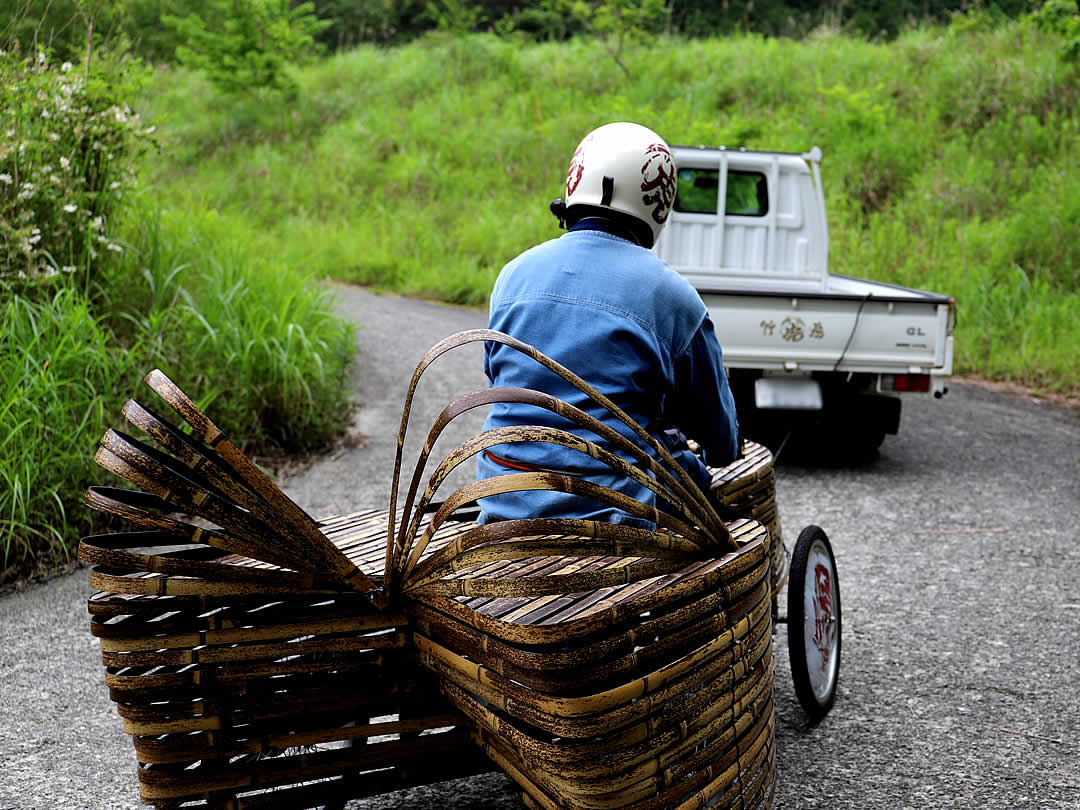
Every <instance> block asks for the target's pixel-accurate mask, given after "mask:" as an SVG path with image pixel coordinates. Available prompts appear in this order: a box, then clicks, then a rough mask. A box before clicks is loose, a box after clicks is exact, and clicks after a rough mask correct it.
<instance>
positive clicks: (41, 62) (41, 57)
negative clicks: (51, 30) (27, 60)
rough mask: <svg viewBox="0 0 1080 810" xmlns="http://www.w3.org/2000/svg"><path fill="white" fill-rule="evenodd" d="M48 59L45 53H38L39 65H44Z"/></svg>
mask: <svg viewBox="0 0 1080 810" xmlns="http://www.w3.org/2000/svg"><path fill="white" fill-rule="evenodd" d="M47 58H48V57H46V56H45V51H38V55H37V60H38V64H39V65H44V64H45V61H46V59H47Z"/></svg>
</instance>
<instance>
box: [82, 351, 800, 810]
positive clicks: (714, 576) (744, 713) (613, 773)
mask: <svg viewBox="0 0 1080 810" xmlns="http://www.w3.org/2000/svg"><path fill="white" fill-rule="evenodd" d="M474 341H497V342H500V343H504V344H506V345H508V346H510V347H512V348H514V349H516V350H518V351H521V352H523V353H525V354H527V355H529V356H530V357H532V358H533V359H534V360H536V362H538V363H541V364H542V365H544V366H545V367H546V368H548V369H549V370H551V371H553V372H554V373H556V374H559V375H560V376H561V377H562V378H563V379H565V380H567V381H568V382H569V383H571V384H572V385H574V386H576V387H577V388H578V389H579V390H581V391H582V392H584V393H585V394H586V395H587V396H588V397H589V398H590V399H591V400H592V401H593V402H595V403H596V404H598V405H599V406H600V407H603V408H605V409H606V410H607V411H608V412H609V413H611V414H613V415H614V416H615V417H616V418H617V419H619V420H621V421H622V422H623V424H625V425H626V426H627V427H628V428H629V429H630V430H631V431H632V432H633V433H634V435H635V436H636V437H637V441H636V442H635V441H630V440H628V439H626V438H625V437H623V436H622V435H621V433H619V432H616V431H614V430H612V429H611V428H609V427H608V426H607V425H605V424H604V423H602V422H599V421H598V420H596V419H595V418H593V417H591V416H589V415H588V414H587V413H585V412H584V411H581V410H579V409H577V408H574V407H572V406H570V405H568V404H567V403H565V402H561V401H559V400H557V399H555V398H553V397H551V396H550V395H547V394H544V393H543V392H537V391H530V390H525V389H489V390H486V391H478V392H473V393H471V394H468V395H466V396H463V397H461V398H459V399H457V400H455V401H454V402H452V403H451V404H450V405H448V406H447V407H446V409H444V411H443V412H442V414H441V415H440V416H439V418H438V419H437V420H436V422H435V424H434V425H433V426H432V428H431V431H430V432H429V434H428V436H427V438H426V440H425V442H424V445H423V449H422V450H421V451H420V455H419V459H418V460H417V462H416V464H415V466H414V471H413V474H412V476H411V479H410V481H409V485H408V489H407V490H404V499H403V507H402V508H401V509H400V510H399V509H398V506H397V501H398V497H399V494H401V493H402V492H403V488H402V487H401V486H400V484H401V475H402V469H403V454H404V445H405V437H406V433H407V430H408V425H409V416H410V412H411V408H412V400H413V396H414V394H415V391H416V388H417V383H418V382H419V380H420V378H421V376H422V375H423V373H424V370H425V369H426V368H427V367H428V366H430V364H431V363H432V362H434V361H435V360H436V359H437V358H438V357H439V356H441V355H442V354H444V353H445V352H447V351H450V350H452V349H454V348H456V347H458V346H461V345H465V344H467V343H471V342H474ZM146 382H147V384H148V385H149V387H150V388H151V389H152V390H153V391H154V392H155V393H156V394H157V395H158V396H159V397H160V398H161V399H162V400H163V401H164V402H165V403H166V404H167V405H168V406H169V407H170V408H171V409H172V410H173V412H174V413H175V415H176V417H179V420H181V421H182V422H184V423H186V424H187V425H188V427H189V430H190V432H188V431H186V430H182V429H180V428H179V427H177V426H175V425H174V424H173V422H171V421H170V420H169V419H167V418H165V417H164V416H162V415H160V414H158V413H156V412H155V411H153V410H152V409H151V408H149V407H148V406H146V405H143V404H140V403H137V402H135V401H134V400H132V401H130V402H129V403H128V404H127V405H126V406H125V407H124V409H123V413H124V416H125V417H126V418H127V420H128V421H129V422H130V423H131V424H132V425H134V426H135V427H136V428H137V429H138V430H140V431H141V432H142V433H144V434H145V435H146V436H148V437H149V438H150V439H152V440H153V441H154V442H156V443H157V445H158V447H155V446H152V445H150V444H148V443H146V442H144V441H142V440H140V439H137V438H135V437H133V436H131V435H128V434H126V433H124V432H122V431H119V430H110V431H109V432H108V433H106V435H105V436H104V437H103V439H102V443H101V447H100V448H99V450H98V453H97V456H96V460H97V461H98V463H99V464H101V466H103V467H104V468H105V469H107V470H109V471H110V472H113V473H115V474H116V475H118V476H120V477H121V478H123V479H125V480H127V481H128V482H130V483H132V484H134V485H135V486H136V487H138V488H139V489H137V490H131V489H120V488H113V487H91V489H90V490H89V491H88V493H87V498H86V501H87V504H88V505H89V506H90V507H91V508H94V509H97V510H99V511H102V512H104V513H106V514H109V515H113V516H115V517H119V518H122V519H124V520H126V521H128V522H130V523H132V524H133V525H134V527H135V529H136V530H135V531H130V532H122V533H115V534H108V535H101V536H95V537H88V538H85V539H84V540H83V542H82V544H81V546H80V556H81V558H82V559H83V560H84V561H86V562H87V563H89V564H90V565H91V572H90V580H91V584H92V586H93V587H94V588H96V589H98V592H97V593H95V594H94V595H93V596H92V597H91V599H90V602H89V610H90V614H91V618H92V620H91V630H92V632H93V633H94V635H95V636H96V637H98V639H99V642H100V644H101V649H102V663H103V664H104V665H105V667H106V673H105V682H106V685H107V686H108V688H109V690H110V694H111V696H112V698H113V700H114V701H115V702H116V704H117V710H118V712H119V713H120V715H121V717H122V719H123V722H124V728H125V730H126V731H127V732H128V733H129V734H131V735H132V738H133V741H134V744H135V752H136V759H137V762H138V775H139V784H140V792H141V797H142V800H143V802H144V803H147V804H153V805H155V806H157V807H161V808H172V807H179V806H181V805H183V806H185V807H189V806H190V807H214V808H226V807H227V808H237V810H239V809H240V808H245V809H246V810H250V808H263V807H274V808H278V807H282V808H285V807H314V806H321V805H325V804H331V803H334V802H339V803H340V802H341V801H344V800H345V799H348V798H354V797H358V796H365V795H372V794H376V793H381V792H385V791H388V790H394V789H398V788H401V787H406V786H410V785H415V784H423V783H425V782H431V781H438V780H442V779H448V778H454V777H458V776H464V775H468V774H473V773H479V772H481V771H483V770H489V769H491V768H492V767H493V766H495V767H498V768H500V769H502V770H503V772H504V773H506V774H507V776H508V777H509V778H511V779H512V780H514V781H515V782H516V783H517V784H518V785H519V787H520V788H521V789H522V791H523V797H524V801H525V803H526V805H527V806H529V807H542V808H556V807H567V808H631V807H632V808H638V809H639V810H645V809H646V808H650V809H651V808H675V807H679V808H685V809H686V810H691V809H696V808H703V807H725V808H751V807H767V806H769V805H770V804H771V797H772V794H773V790H774V786H775V750H774V739H775V734H774V720H773V703H772V679H773V658H772V644H771V639H772V633H771V630H772V622H773V618H774V604H775V594H776V592H777V590H778V589H779V587H780V585H781V584H782V582H781V577H782V571H783V567H784V566H783V563H784V559H785V558H784V552H783V546H782V543H780V542H779V521H778V516H777V514H776V506H775V482H774V479H773V473H772V459H771V456H770V455H769V454H768V451H767V450H765V449H764V448H761V447H759V446H757V445H753V444H750V443H747V444H746V445H744V455H743V458H742V459H740V460H739V461H737V462H736V463H735V464H733V465H731V466H729V467H727V468H724V469H721V470H716V471H714V476H713V489H714V492H715V493H717V494H718V495H719V496H720V501H721V502H722V503H723V504H724V507H722V508H721V509H720V511H718V510H717V508H716V506H715V505H714V503H713V502H712V500H711V499H710V498H709V497H707V496H706V495H705V494H704V493H702V492H701V491H700V490H699V489H698V488H697V487H696V485H695V484H694V482H693V481H692V480H691V478H690V477H689V475H688V474H687V473H686V472H685V471H683V470H682V469H681V468H680V467H679V465H678V464H677V463H676V462H675V461H674V460H673V459H672V458H671V456H670V454H669V453H668V452H667V450H666V449H665V448H664V447H663V445H662V444H660V443H658V442H656V441H655V440H654V439H653V438H652V437H651V436H650V435H649V434H648V433H647V432H646V431H645V430H644V429H643V428H641V427H640V426H638V425H637V424H635V423H634V422H633V421H632V420H631V419H629V417H627V416H626V415H625V414H624V413H623V412H621V411H620V410H619V409H618V408H617V407H616V406H615V405H614V404H613V403H612V402H610V401H609V400H608V399H606V398H605V397H604V396H603V395H601V394H600V393H599V392H597V391H595V390H594V389H593V388H591V387H590V386H589V385H588V384H587V383H585V382H584V381H583V380H581V379H580V378H578V377H576V376H575V375H574V374H572V373H571V372H570V371H568V370H567V369H565V368H564V367H562V366H560V365H559V364H557V363H555V362H553V361H551V360H550V359H549V358H547V357H545V356H544V355H542V354H540V353H539V352H537V351H536V350H535V349H533V348H532V347H529V346H527V345H525V344H522V343H520V342H519V341H516V340H514V339H513V338H511V337H509V336H506V335H503V334H501V333H497V332H491V331H489V330H474V331H470V332H465V333H461V334H458V335H454V336H451V337H450V338H447V339H446V340H444V341H442V342H440V343H439V344H437V345H436V346H435V347H434V348H433V349H432V350H431V351H430V352H429V353H428V354H427V355H426V356H425V357H424V358H423V360H422V361H421V362H420V364H419V365H418V366H417V370H416V372H415V373H414V375H413V378H412V380H411V381H410V385H409V389H408V393H407V396H406V400H405V404H404V409H403V414H402V420H401V427H400V430H399V435H398V449H397V456H396V459H395V468H394V478H393V481H392V487H391V499H390V506H389V509H387V510H385V511H379V510H369V511H366V512H361V513H356V514H354V515H347V516H340V517H337V518H332V519H329V520H326V521H323V522H321V523H317V522H316V521H314V520H313V519H312V518H310V517H309V516H308V515H306V514H305V513H304V512H303V511H302V510H300V509H299V507H297V506H296V505H295V504H294V503H293V502H292V501H290V500H289V499H288V498H287V497H286V496H285V495H284V494H283V493H282V492H281V491H280V490H279V489H278V488H277V487H276V486H275V485H274V484H273V483H272V482H271V481H270V480H269V479H268V478H267V477H266V476H265V475H264V474H263V473H262V472H261V471H260V470H259V469H258V468H257V467H256V466H255V465H254V464H253V463H252V462H251V461H250V460H249V459H248V458H247V457H246V456H244V455H243V454H242V453H241V452H240V451H239V450H238V449H237V448H236V446H235V445H234V444H233V443H232V442H231V441H230V440H229V439H228V438H227V437H226V436H225V434H224V433H223V432H222V431H221V430H220V428H218V427H217V426H216V425H215V424H214V423H213V422H211V421H210V419H209V418H207V416H206V415H205V414H203V413H202V412H201V411H199V410H198V409H197V408H196V407H195V405H194V403H193V402H192V401H191V400H190V399H189V398H188V397H187V396H186V395H185V394H184V393H183V392H182V391H181V390H180V389H179V388H178V387H177V386H175V385H174V384H173V383H172V382H171V381H170V380H168V378H167V377H165V375H163V374H162V373H161V372H160V371H154V372H151V374H149V375H148V376H147V378H146ZM497 401H513V402H524V403H528V404H530V405H535V406H538V407H542V408H546V409H548V410H550V411H552V412H554V413H557V414H559V415H560V416H563V417H564V418H565V419H566V420H567V424H568V425H570V424H573V425H576V426H578V427H580V428H585V429H587V430H588V431H590V433H591V434H592V435H594V436H595V437H596V439H595V440H587V439H583V438H581V437H580V436H578V435H576V434H574V433H571V432H569V431H565V430H558V429H554V428H540V427H532V426H521V427H516V428H502V429H498V430H493V431H487V432H484V433H481V434H480V435H478V436H475V437H471V438H469V439H467V440H465V441H464V442H462V443H461V444H459V445H458V446H457V447H455V448H454V449H453V450H452V451H451V452H450V453H449V454H447V456H446V457H445V458H444V459H442V460H441V461H440V462H439V463H438V464H437V465H435V469H434V471H433V472H432V473H431V474H430V475H428V477H427V481H426V483H425V480H424V479H425V475H426V468H427V464H428V461H429V456H430V454H431V450H432V447H433V446H434V444H435V441H436V440H437V439H438V437H439V436H440V435H441V433H442V432H443V430H444V429H445V428H446V426H447V425H448V424H449V423H450V422H451V421H452V420H453V419H454V418H456V417H457V416H458V415H460V414H461V413H464V412H465V411H467V410H470V409H472V408H476V407H486V406H488V405H490V404H491V403H493V402H497ZM525 441H529V442H535V441H542V442H549V443H553V444H558V445H562V446H564V447H569V448H573V449H575V450H577V451H579V452H582V453H585V454H587V455H589V456H590V457H592V458H594V459H597V460H599V461H601V462H603V463H605V464H607V465H608V466H609V467H610V468H611V469H613V470H616V471H618V472H619V473H620V474H622V475H625V476H627V477H630V478H632V479H634V480H635V481H636V482H638V483H639V484H641V485H642V486H644V487H646V488H647V489H649V490H650V491H651V492H653V493H654V494H655V498H656V502H657V503H664V504H668V505H669V506H667V507H666V508H664V509H658V508H657V507H656V506H653V505H651V504H645V503H641V502H639V501H637V500H634V499H632V498H628V497H627V496H625V495H622V494H620V493H619V492H616V491H614V490H611V489H607V488H605V487H601V486H598V485H596V484H593V483H591V482H589V481H586V480H582V479H578V478H573V477H569V476H565V475H559V474H556V473H550V472H519V473H512V474H508V475H505V476H500V477H497V478H494V479H488V480H485V481H480V482H475V483H473V484H469V485H466V486H464V487H462V488H461V489H460V490H458V491H457V492H454V493H452V494H451V495H450V496H448V497H447V498H445V499H444V500H443V501H442V502H441V503H436V501H435V498H436V496H437V494H438V490H439V486H440V484H442V482H443V481H444V480H445V478H446V477H447V475H448V474H449V473H450V472H451V471H452V470H453V469H454V468H456V467H457V466H459V465H460V464H462V463H467V462H469V461H470V460H471V459H472V458H473V457H474V456H475V455H476V454H477V453H479V452H482V451H483V450H486V449H487V448H489V447H493V446H496V445H500V444H507V443H514V442H525ZM627 458H629V459H633V463H631V462H628V461H626V460H624V459H627ZM510 490H552V491H562V492H569V493H573V494H581V495H585V496H587V497H589V498H591V499H593V500H596V501H599V502H601V503H606V504H609V505H611V506H613V507H614V508H616V509H619V510H622V511H624V512H627V513H629V514H631V515H635V516H638V517H642V518H645V519H646V520H649V521H651V522H652V523H654V524H655V525H656V529H655V530H646V529H640V528H632V527H627V526H625V525H616V524H612V523H607V522H603V521H587V520H580V519H567V518H534V519H525V520H513V521H501V522H497V523H489V524H486V525H479V524H476V523H474V522H472V520H471V516H470V515H469V514H468V511H467V510H468V508H469V505H470V504H472V503H473V502H474V501H476V500H477V499H480V498H484V497H486V496H488V495H491V494H494V493H497V492H503V491H510ZM720 512H723V513H724V516H725V517H726V519H725V517H722V516H721V514H720ZM736 514H737V516H736ZM433 755H435V756H433Z"/></svg>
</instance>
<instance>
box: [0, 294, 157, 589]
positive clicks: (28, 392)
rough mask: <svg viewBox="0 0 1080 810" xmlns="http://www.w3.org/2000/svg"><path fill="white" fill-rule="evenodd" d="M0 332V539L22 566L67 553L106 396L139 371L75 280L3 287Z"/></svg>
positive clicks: (10, 560)
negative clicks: (63, 285)
mask: <svg viewBox="0 0 1080 810" xmlns="http://www.w3.org/2000/svg"><path fill="white" fill-rule="evenodd" d="M0 335H2V336H3V337H2V338H0V368H2V369H4V372H5V373H4V375H3V376H2V377H0V424H2V425H3V426H4V430H3V432H2V433H0V546H2V548H3V552H4V564H5V565H4V567H5V568H6V567H7V566H9V565H13V564H19V565H20V567H21V568H22V569H24V570H25V569H26V568H28V567H30V566H33V565H34V564H41V565H46V564H49V563H51V562H53V561H55V560H57V559H64V558H66V557H67V555H68V553H69V551H68V549H69V546H70V541H71V539H72V538H71V537H70V535H69V533H68V532H67V531H65V530H66V528H67V527H68V525H69V522H71V521H72V520H73V519H74V522H75V523H76V524H84V523H85V521H83V520H79V519H78V518H77V517H75V518H73V514H72V508H71V507H72V506H73V504H74V503H75V502H76V500H77V498H78V492H79V491H80V490H81V489H82V487H83V486H84V485H85V480H86V472H87V467H88V465H89V460H90V458H91V457H92V456H93V452H94V444H95V442H97V440H98V439H99V438H100V437H101V430H102V426H103V425H104V424H105V423H106V414H105V402H106V401H107V400H109V398H110V396H114V395H115V389H116V388H117V387H124V386H125V385H126V386H127V387H131V386H133V385H134V383H135V380H136V379H137V378H136V377H135V376H134V375H133V374H132V373H131V371H132V369H131V366H130V360H129V358H128V356H127V355H125V354H124V353H122V352H116V351H113V350H112V349H113V347H112V346H111V345H110V337H109V334H108V332H107V330H105V329H104V328H102V326H101V324H100V323H99V321H98V320H97V319H96V318H95V317H94V315H93V313H92V312H91V311H90V308H89V304H88V302H87V300H86V299H85V298H84V297H83V296H82V295H80V294H79V293H78V292H77V291H76V290H74V289H60V290H58V291H56V293H55V294H54V295H53V296H51V297H46V298H43V299H42V300H33V299H30V298H25V297H22V296H18V295H9V296H5V297H4V301H3V305H2V306H0ZM0 570H2V569H0Z"/></svg>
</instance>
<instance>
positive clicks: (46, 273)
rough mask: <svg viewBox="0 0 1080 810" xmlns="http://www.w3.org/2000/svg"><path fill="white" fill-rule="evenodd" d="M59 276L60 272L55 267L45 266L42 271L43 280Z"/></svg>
mask: <svg viewBox="0 0 1080 810" xmlns="http://www.w3.org/2000/svg"><path fill="white" fill-rule="evenodd" d="M58 275H60V272H59V271H58V270H57V269H56V268H55V267H52V266H50V265H47V266H45V267H44V268H42V270H41V277H42V278H52V277H53V276H58Z"/></svg>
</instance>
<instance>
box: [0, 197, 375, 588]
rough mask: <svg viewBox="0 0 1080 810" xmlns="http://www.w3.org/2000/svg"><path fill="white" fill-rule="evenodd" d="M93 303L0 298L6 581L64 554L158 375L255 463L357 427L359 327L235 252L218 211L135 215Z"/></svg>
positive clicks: (67, 291)
mask: <svg viewBox="0 0 1080 810" xmlns="http://www.w3.org/2000/svg"><path fill="white" fill-rule="evenodd" d="M128 230H129V238H128V240H127V241H126V242H124V243H123V245H124V252H123V254H122V259H121V260H119V261H118V262H115V263H114V264H113V265H111V266H110V267H109V269H108V272H107V273H105V274H104V275H103V278H102V280H101V285H100V288H99V292H98V295H97V299H96V300H95V301H94V302H93V303H91V301H90V299H89V298H87V296H85V295H83V294H82V292H81V290H80V289H76V288H75V287H74V285H72V286H59V287H57V288H56V289H55V290H54V291H53V292H52V294H50V295H43V294H41V291H38V294H37V295H33V296H28V295H25V294H19V293H15V292H14V291H12V290H9V289H4V288H0V301H2V302H3V303H2V305H0V370H2V372H3V373H2V374H0V425H2V426H3V429H2V430H0V548H2V550H3V566H0V582H3V581H4V580H5V579H10V578H15V577H18V576H24V575H26V574H28V573H32V572H33V570H34V569H35V568H42V569H48V568H50V567H52V566H54V565H55V564H56V563H57V562H62V561H63V560H65V559H68V558H69V557H70V555H71V549H72V547H73V545H74V543H75V542H76V541H77V540H78V537H79V536H80V535H81V534H83V533H85V532H86V531H88V530H89V528H90V526H91V516H90V514H89V512H88V510H86V509H85V508H83V507H82V506H81V505H80V501H81V498H82V492H83V490H84V489H85V488H86V486H87V484H88V483H90V482H92V481H94V480H100V479H101V476H100V475H99V474H98V472H97V471H96V468H95V467H94V465H93V460H92V459H93V455H94V446H95V444H96V443H97V441H98V440H99V439H100V438H101V435H102V433H103V432H104V430H105V429H106V428H107V427H108V426H110V425H112V424H114V423H115V421H116V419H117V417H118V415H119V410H120V406H121V404H122V403H123V401H124V400H125V399H126V398H128V397H129V396H132V395H139V396H142V395H144V392H143V391H142V390H141V389H142V387H141V385H140V379H141V377H142V376H143V375H144V374H145V373H146V372H147V371H149V370H150V369H151V368H154V367H160V368H162V369H163V370H164V371H165V372H166V373H167V374H169V375H170V376H171V377H173V379H175V380H176V381H177V382H178V383H179V384H180V385H181V386H182V387H185V388H187V389H188V390H190V391H191V392H192V393H193V394H195V395H197V396H199V397H200V404H201V405H202V406H203V407H205V408H207V409H208V411H209V412H210V413H211V414H212V415H213V417H214V419H215V420H216V421H219V422H220V424H222V425H223V426H225V427H226V429H227V430H228V431H229V433H230V435H231V436H232V437H233V438H234V440H236V441H238V443H240V444H241V445H242V446H244V447H245V448H246V449H247V450H249V451H252V452H257V453H266V452H272V451H275V450H277V451H280V450H288V451H293V452H295V451H306V450H313V449H316V448H319V447H322V446H325V445H326V444H327V443H328V442H329V441H330V440H331V439H332V438H333V437H334V436H335V435H336V434H337V433H339V432H340V430H341V429H342V427H343V426H344V425H345V424H346V422H347V420H348V418H349V393H350V391H349V387H348V375H347V373H346V370H347V367H348V365H349V363H350V361H351V358H352V352H353V350H354V349H353V347H354V343H353V340H352V327H351V326H350V325H348V324H345V323H343V322H342V321H340V320H339V319H338V318H337V317H336V316H335V315H334V311H333V301H332V298H331V293H330V292H329V291H328V290H327V289H326V288H325V287H323V286H320V285H318V284H316V283H314V281H312V280H311V279H310V278H308V277H307V276H305V275H303V274H301V273H298V272H297V271H295V270H291V269H289V268H287V267H284V266H283V265H280V263H271V262H269V261H268V260H260V259H257V258H252V256H253V255H254V251H253V250H252V247H251V245H245V244H243V243H230V242H229V241H228V240H226V239H224V238H223V236H222V234H221V229H220V223H219V222H217V221H216V219H215V217H214V216H213V215H212V214H204V215H203V216H201V217H196V218H191V217H187V216H178V215H170V214H168V213H164V212H162V211H160V210H155V209H147V210H143V211H141V212H138V214H137V216H135V217H133V221H132V222H131V223H130V224H129V226H128Z"/></svg>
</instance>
